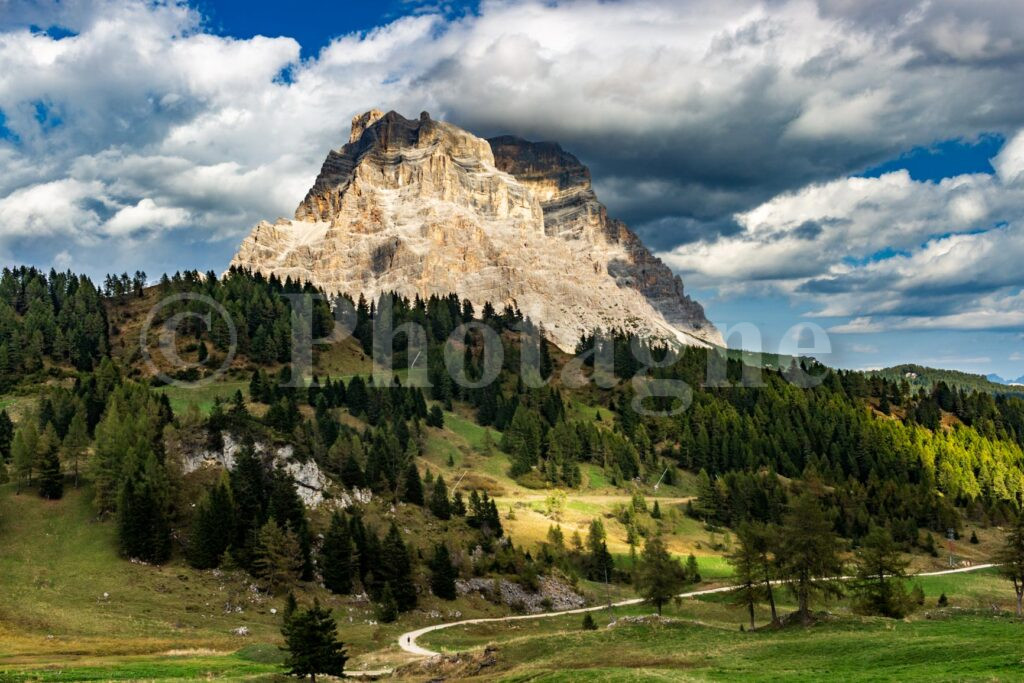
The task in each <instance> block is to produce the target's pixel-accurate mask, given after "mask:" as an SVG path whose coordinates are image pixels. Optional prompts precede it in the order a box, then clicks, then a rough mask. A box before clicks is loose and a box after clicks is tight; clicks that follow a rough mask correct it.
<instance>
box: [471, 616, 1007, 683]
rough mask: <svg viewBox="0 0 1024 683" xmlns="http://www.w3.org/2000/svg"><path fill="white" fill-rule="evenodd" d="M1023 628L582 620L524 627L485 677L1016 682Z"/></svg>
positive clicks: (958, 620) (985, 622)
mask: <svg viewBox="0 0 1024 683" xmlns="http://www.w3.org/2000/svg"><path fill="white" fill-rule="evenodd" d="M598 621H599V623H602V625H603V623H606V621H607V620H606V619H601V618H600V617H599V619H598ZM1022 627H1024V625H1022V624H1021V623H1019V622H1015V621H1013V620H1010V619H1007V618H1000V617H986V616H978V615H963V616H951V617H947V618H941V619H932V620H918V621H912V622H909V623H906V622H895V621H891V620H886V619H858V618H848V619H842V620H839V621H837V622H830V623H825V624H820V625H818V626H815V627H813V628H811V629H803V628H788V629H783V630H771V629H765V630H758V631H756V632H752V633H742V634H741V633H737V631H736V630H735V629H724V628H717V627H711V626H704V625H699V624H694V623H692V622H680V623H673V624H666V625H649V624H637V625H630V624H620V625H617V626H615V627H613V628H600V629H598V630H597V631H589V632H588V631H582V630H581V629H579V627H578V625H577V627H576V628H575V629H572V630H566V631H563V632H560V633H558V634H557V637H552V634H550V633H545V634H542V635H536V636H531V635H528V634H524V635H523V637H521V638H515V639H512V640H509V641H506V642H503V643H501V644H499V646H498V651H497V662H498V663H497V666H495V667H493V668H491V669H489V670H487V671H486V679H487V680H509V681H518V680H530V681H573V680H581V679H586V680H598V681H603V680H607V681H623V680H625V681H633V680H636V681H639V680H736V679H742V680H753V681H777V680H824V679H834V680H858V681H883V680H885V681H888V680H899V681H918V680H920V681H933V680H979V681H980V680H985V681H990V680H1007V681H1008V680H1020V679H1021V678H1022V677H1024V664H1022V662H1021V657H1020V638H1021V629H1022ZM524 628H527V627H524Z"/></svg>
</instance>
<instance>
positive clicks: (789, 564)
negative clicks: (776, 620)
mask: <svg viewBox="0 0 1024 683" xmlns="http://www.w3.org/2000/svg"><path fill="white" fill-rule="evenodd" d="M779 541H780V542H779V549H778V553H777V557H778V560H779V572H780V578H782V579H785V580H786V581H787V582H788V586H789V589H790V590H791V591H792V592H793V595H794V596H795V597H796V599H797V604H798V608H797V613H798V614H799V615H800V619H801V621H802V622H803V623H804V624H809V623H810V621H811V606H810V605H811V596H812V595H813V594H814V593H822V594H826V595H839V594H841V588H840V586H839V582H838V580H837V579H838V577H839V576H841V575H842V572H843V565H842V562H841V561H840V559H839V539H838V538H837V537H836V535H835V533H834V532H833V526H832V522H831V521H830V520H829V519H828V517H826V516H825V512H824V510H822V508H821V505H820V504H819V503H818V499H817V498H815V497H814V496H813V495H812V494H809V493H804V494H801V495H800V496H799V497H797V498H796V500H795V501H794V502H793V504H792V506H791V507H790V509H789V511H788V512H787V513H786V515H785V516H784V517H783V525H782V528H781V529H780V531H779Z"/></svg>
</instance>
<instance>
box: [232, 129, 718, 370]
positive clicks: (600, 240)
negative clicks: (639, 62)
mask: <svg viewBox="0 0 1024 683" xmlns="http://www.w3.org/2000/svg"><path fill="white" fill-rule="evenodd" d="M231 264H232V265H234V266H239V267H243V268H248V269H250V270H253V271H259V272H262V273H264V274H267V275H269V274H275V275H277V276H278V277H279V278H282V279H283V278H285V277H291V278H292V279H293V280H296V279H297V280H302V281H308V282H311V283H313V284H314V285H316V286H318V287H321V288H323V289H324V290H325V291H326V292H328V293H348V294H350V295H352V296H354V297H358V296H359V294H363V295H365V296H366V297H367V298H368V299H372V298H374V297H376V296H378V295H379V294H380V293H382V292H396V293H398V294H401V295H404V296H408V297H413V296H415V295H419V296H421V297H427V296H429V295H431V294H440V295H445V294H448V293H449V292H455V293H457V294H458V295H459V297H460V298H465V299H469V300H470V301H471V302H473V304H474V306H476V307H477V308H478V309H479V308H480V307H481V306H482V305H483V304H484V303H485V302H487V301H490V302H491V303H493V304H494V305H495V306H496V307H499V308H500V307H501V306H503V305H504V304H513V305H515V306H517V307H518V308H519V309H520V310H521V311H522V312H523V313H524V314H526V315H528V316H529V317H530V318H532V319H533V320H534V321H535V322H538V323H540V324H542V325H543V326H544V329H545V332H546V334H547V335H548V337H549V338H550V339H551V340H552V341H553V342H554V343H555V344H557V345H558V346H559V347H560V348H562V349H564V350H570V351H571V350H572V349H573V348H574V346H575V344H576V342H577V341H578V340H579V337H580V334H581V333H582V332H585V331H592V330H595V329H614V328H619V329H623V330H629V331H633V332H636V333H638V334H640V335H641V336H649V337H657V338H663V339H671V340H676V341H679V342H682V343H684V344H689V345H707V344H719V345H721V344H722V336H721V334H720V333H719V332H718V330H717V329H716V328H715V327H714V326H713V325H712V324H711V323H710V322H708V320H707V318H706V317H705V316H704V309H703V307H701V305H700V304H699V303H697V302H695V301H693V300H692V299H690V297H689V296H687V295H685V294H684V293H683V283H682V281H681V280H680V279H679V277H678V276H676V275H674V274H673V273H672V272H671V270H669V268H668V267H667V266H665V265H664V264H663V263H662V262H661V261H660V260H658V259H657V258H656V257H655V256H654V255H653V254H651V252H650V251H648V250H647V248H646V247H644V245H643V244H642V243H641V242H640V239H639V238H638V237H637V236H636V235H635V234H634V233H633V232H632V231H630V230H629V228H628V227H626V225H625V224H624V223H622V222H620V221H617V220H614V219H611V218H609V217H608V215H607V211H606V210H605V207H604V206H603V205H602V204H601V203H600V202H599V201H598V200H597V196H596V195H595V194H594V191H593V189H592V187H591V182H590V172H589V171H588V170H587V168H586V167H585V166H583V164H581V163H580V162H579V160H578V159H576V157H574V156H572V155H571V154H569V153H567V152H565V151H564V150H562V148H561V147H560V146H558V145H557V144H555V143H551V142H539V143H536V142H527V141H526V140H522V139H519V138H516V137H511V136H502V137H497V138H492V139H490V140H484V139H482V138H478V137H476V136H475V135H473V134H472V133H469V132H467V131H465V130H462V129H461V128H458V127H457V126H454V125H452V124H450V123H445V122H442V121H435V120H433V119H431V118H430V115H429V114H427V113H426V112H423V113H422V114H420V117H419V118H418V119H412V120H410V119H406V118H405V117H403V116H401V115H400V114H397V113H395V112H393V111H392V112H388V113H387V114H385V113H382V112H380V111H378V110H376V109H374V110H371V111H368V112H366V113H364V114H361V115H359V116H356V117H355V118H353V119H352V133H351V136H350V138H349V142H348V143H347V144H346V145H344V146H343V147H342V148H341V149H339V150H332V151H331V152H330V153H329V154H328V155H327V159H326V160H325V161H324V164H323V167H322V168H321V170H320V175H318V176H317V178H316V181H315V182H314V183H313V187H312V188H311V189H310V190H309V192H308V193H307V194H306V197H305V198H304V199H303V200H302V202H301V203H300V204H299V206H298V208H297V209H296V210H295V217H294V218H293V219H291V220H289V219H284V218H281V219H278V220H277V221H276V222H275V223H269V222H266V221H263V222H261V223H260V224H259V225H257V226H256V227H255V228H254V229H253V231H252V232H251V233H250V234H249V236H248V237H246V238H245V240H244V241H243V242H242V245H241V247H240V248H239V250H238V253H237V254H236V255H235V257H234V259H232V262H231Z"/></svg>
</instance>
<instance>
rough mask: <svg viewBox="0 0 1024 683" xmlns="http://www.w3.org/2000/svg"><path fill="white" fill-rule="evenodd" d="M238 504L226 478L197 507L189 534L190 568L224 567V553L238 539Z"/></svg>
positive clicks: (187, 555) (222, 478) (188, 556)
mask: <svg viewBox="0 0 1024 683" xmlns="http://www.w3.org/2000/svg"><path fill="white" fill-rule="evenodd" d="M234 516H235V504H234V500H233V499H232V496H231V485H230V483H229V482H228V477H227V475H226V474H224V475H222V476H221V479H220V481H219V482H218V483H217V485H216V486H215V487H213V489H211V490H210V491H209V492H207V494H206V495H205V496H204V497H203V499H202V500H201V501H200V502H199V505H197V506H196V512H195V515H194V516H193V518H192V528H191V530H190V532H189V541H188V552H187V554H186V557H187V558H188V562H189V564H191V565H192V566H193V567H195V568H196V569H212V568H214V567H216V566H217V565H219V564H220V558H221V557H222V556H223V555H224V551H226V550H227V549H228V546H230V545H231V541H232V539H233V538H234V526H235V524H234Z"/></svg>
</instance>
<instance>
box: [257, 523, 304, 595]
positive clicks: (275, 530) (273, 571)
mask: <svg viewBox="0 0 1024 683" xmlns="http://www.w3.org/2000/svg"><path fill="white" fill-rule="evenodd" d="M302 564H303V560H302V552H301V549H300V547H299V539H298V538H297V537H296V536H295V533H294V532H293V531H292V530H291V529H282V528H281V527H280V526H279V525H278V523H277V522H276V521H274V520H273V519H271V520H270V521H268V522H267V523H266V524H264V525H263V527H262V528H260V531H259V534H257V537H256V549H255V559H254V561H253V568H252V570H253V574H255V575H256V577H257V578H259V579H261V580H262V581H263V583H264V584H265V585H266V586H267V589H268V590H269V591H270V592H271V593H277V592H278V591H280V590H281V589H282V588H284V587H286V586H291V585H292V584H294V583H295V582H296V581H298V580H299V577H300V576H301V574H302Z"/></svg>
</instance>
